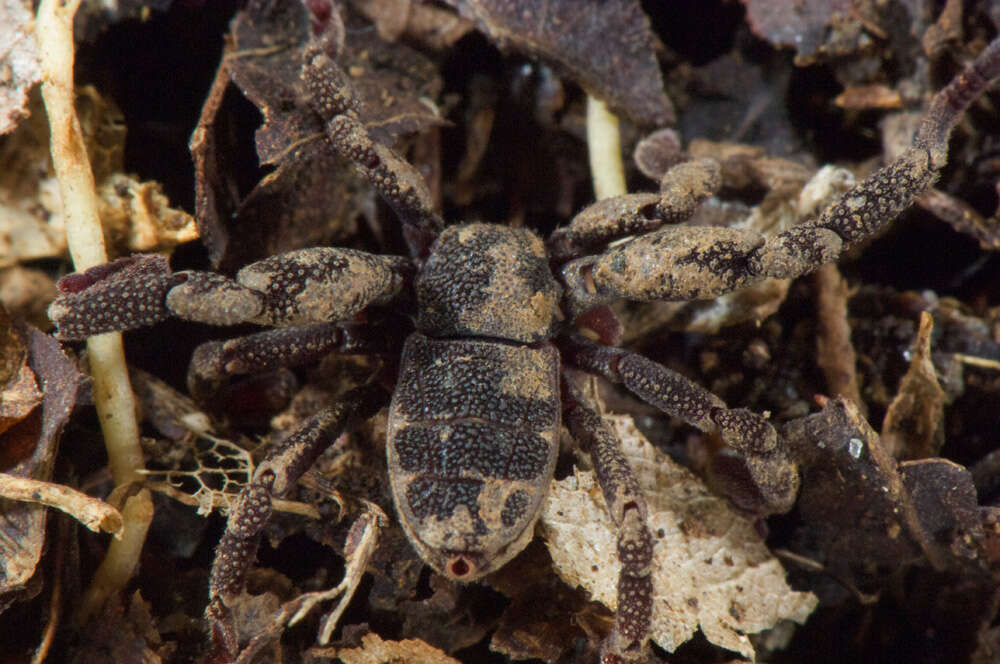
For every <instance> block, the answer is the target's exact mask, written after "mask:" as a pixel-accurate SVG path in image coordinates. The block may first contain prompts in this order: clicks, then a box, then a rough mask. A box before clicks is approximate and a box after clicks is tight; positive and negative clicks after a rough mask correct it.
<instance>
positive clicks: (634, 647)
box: [566, 402, 653, 664]
mask: <svg viewBox="0 0 1000 664" xmlns="http://www.w3.org/2000/svg"><path fill="white" fill-rule="evenodd" d="M566 426H567V427H568V428H569V432H570V434H571V435H572V436H573V438H574V439H575V440H576V441H577V442H578V443H580V444H581V446H583V448H584V449H586V450H588V451H589V452H590V456H591V458H592V459H593V462H594V470H595V471H596V473H597V481H598V482H599V483H600V485H601V490H602V491H603V492H604V501H605V502H606V503H607V506H608V513H609V514H610V516H611V520H612V521H614V522H615V525H616V526H617V527H618V560H619V561H620V562H621V566H622V568H621V573H620V575H619V577H618V609H617V611H616V613H615V629H614V631H613V632H612V633H611V635H610V636H609V637H608V639H607V640H606V641H605V642H604V645H603V646H602V648H601V661H602V662H605V663H609V664H610V663H613V662H621V661H625V660H630V659H635V658H636V657H638V656H639V655H641V654H642V651H643V649H644V646H645V645H646V641H647V640H648V638H649V625H650V621H651V620H652V616H653V579H652V567H653V536H652V534H651V533H650V532H649V528H648V527H647V526H646V518H647V517H648V515H649V510H648V508H647V507H646V499H645V498H644V497H643V495H642V491H641V490H640V489H639V482H638V480H637V479H636V477H635V474H634V473H633V471H632V467H631V466H630V465H629V463H628V460H627V459H626V458H625V455H624V454H622V450H621V443H620V442H619V440H618V438H617V436H615V434H614V432H613V431H612V430H611V427H609V426H608V425H607V424H606V423H605V422H604V420H603V419H601V416H600V415H598V414H597V413H596V412H594V411H593V410H591V409H590V408H588V407H586V406H584V405H583V404H580V403H578V402H576V403H573V405H572V406H571V407H570V410H568V412H567V413H566Z"/></svg>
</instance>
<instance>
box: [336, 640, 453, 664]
mask: <svg viewBox="0 0 1000 664" xmlns="http://www.w3.org/2000/svg"><path fill="white" fill-rule="evenodd" d="M361 643H362V645H361V647H359V648H344V649H341V650H338V651H337V658H338V659H340V661H342V662H343V663H344V664H395V662H409V664H459V661H458V660H457V659H453V658H451V657H448V655H446V654H444V653H443V652H441V651H440V650H438V649H437V648H435V647H433V646H430V645H428V644H426V643H424V642H423V641H421V640H420V639H405V640H403V641H384V640H383V639H382V637H380V636H379V635H378V634H375V633H374V632H372V633H370V634H365V635H364V636H363V637H361Z"/></svg>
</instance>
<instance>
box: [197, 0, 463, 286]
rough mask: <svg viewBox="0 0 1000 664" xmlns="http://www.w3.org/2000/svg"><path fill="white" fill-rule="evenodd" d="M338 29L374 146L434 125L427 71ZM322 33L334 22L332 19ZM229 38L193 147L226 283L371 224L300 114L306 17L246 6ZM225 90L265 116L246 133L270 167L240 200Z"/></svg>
mask: <svg viewBox="0 0 1000 664" xmlns="http://www.w3.org/2000/svg"><path fill="white" fill-rule="evenodd" d="M345 11H346V10H345ZM348 20H349V24H348V26H347V29H348V32H347V36H346V41H345V43H344V44H343V48H342V49H341V52H340V53H338V57H337V63H338V65H339V66H340V67H341V68H342V69H343V71H344V72H345V74H346V76H347V78H348V81H349V83H350V85H351V86H352V89H353V90H354V91H355V93H356V94H357V96H358V98H359V100H360V110H359V116H360V118H359V119H360V120H361V121H362V122H363V123H364V124H365V126H366V128H367V129H368V130H369V132H370V133H371V135H372V136H373V137H374V139H375V140H377V141H380V142H383V143H385V144H387V145H391V144H392V143H393V142H394V141H395V140H396V139H397V138H398V137H400V136H401V135H406V134H411V133H414V132H418V131H420V130H422V129H426V128H428V127H431V126H437V125H441V124H444V119H443V116H442V114H441V113H440V111H439V109H438V107H437V105H436V100H437V97H438V95H439V93H440V91H441V88H442V82H441V78H440V76H439V75H438V72H437V70H436V68H435V67H434V65H433V64H432V63H431V62H430V60H428V59H427V58H426V57H424V56H423V55H421V54H420V53H418V52H417V51H414V50H413V49H411V48H409V47H407V46H405V45H403V44H396V43H390V42H387V41H383V40H382V39H381V38H380V37H379V36H378V35H377V34H376V33H375V32H374V31H373V30H371V29H370V28H371V26H370V25H368V24H367V23H364V22H362V21H361V20H360V19H359V18H357V17H356V16H353V15H350V14H349V15H348ZM329 21H331V22H333V21H340V16H339V14H335V15H333V16H331V17H330V18H329ZM343 29H344V27H343V26H341V30H343ZM231 36H232V42H231V46H230V47H227V50H226V53H225V55H224V58H223V61H222V63H221V64H220V66H219V70H218V72H217V73H216V79H215V82H214V83H213V84H212V89H211V91H210V93H209V96H208V98H207V100H206V102H205V105H204V106H203V108H202V114H201V118H200V119H199V121H198V127H197V128H196V129H195V132H194V133H193V134H192V137H191V152H192V155H193V156H194V160H195V169H196V189H197V193H196V199H195V204H196V211H197V214H196V216H197V218H198V224H199V226H200V230H201V233H202V235H203V237H204V243H205V245H206V246H207V247H208V250H209V255H210V258H211V260H212V263H213V264H214V265H215V266H216V267H217V268H219V269H220V270H222V271H227V270H233V271H234V270H235V269H237V268H239V267H241V266H242V265H245V264H246V263H248V262H251V261H254V260H259V259H261V258H265V257H267V256H271V255H274V254H277V253H281V252H284V251H289V250H291V249H300V248H303V247H309V246H320V245H326V244H344V243H345V240H346V239H347V238H348V237H350V236H351V235H352V234H353V233H354V232H355V231H356V220H357V219H358V218H363V217H369V218H370V217H372V216H374V195H373V194H372V192H371V188H370V187H369V186H368V184H367V183H366V182H365V181H364V179H363V178H362V177H361V176H360V175H359V174H358V173H357V171H356V170H355V169H354V168H353V166H351V165H350V164H348V163H346V162H345V161H344V160H343V159H340V158H339V157H337V155H336V154H335V153H334V152H333V151H332V150H331V149H330V146H329V144H328V143H327V139H326V135H325V133H324V127H323V123H322V121H321V119H320V118H319V116H317V115H316V114H315V113H314V112H313V110H312V109H311V108H310V107H309V106H308V104H307V103H306V96H305V93H304V91H303V90H302V89H301V82H300V70H301V67H302V56H303V52H304V50H305V48H306V46H307V44H308V43H309V40H310V38H311V36H312V29H311V26H310V15H309V13H308V12H307V11H306V9H305V8H304V7H303V6H302V3H297V2H291V3H290V2H284V1H283V0H282V1H274V0H259V1H255V2H251V3H248V7H247V9H246V10H244V11H242V12H240V13H239V14H237V16H236V18H235V19H234V21H233V24H232V29H231ZM230 79H231V81H232V83H234V84H235V85H236V86H237V87H238V88H239V89H240V91H242V93H243V94H244V95H245V96H246V98H247V99H248V100H249V101H250V102H252V103H253V104H254V105H255V106H256V107H257V108H258V109H259V110H260V112H261V114H262V115H263V116H264V123H263V124H262V125H261V126H260V127H259V128H258V129H257V132H256V149H257V156H258V157H259V161H260V163H261V164H268V165H274V166H276V167H277V168H276V169H275V170H274V171H273V172H271V173H269V174H268V175H267V176H266V177H264V178H263V179H262V180H260V182H259V183H257V184H256V186H255V187H254V188H253V189H252V190H251V191H250V192H249V193H248V194H246V195H243V194H242V192H240V191H239V189H240V186H239V185H238V184H237V183H241V184H242V183H243V181H244V180H245V177H243V176H242V175H241V174H240V173H238V172H237V171H236V170H235V166H234V164H233V156H232V155H233V154H234V153H238V151H239V147H240V146H239V145H236V144H234V143H233V141H232V134H233V133H234V132H233V127H234V126H238V125H236V124H235V123H236V120H235V117H234V116H233V114H232V108H231V106H232V100H233V99H232V98H233V91H232V90H231V89H230V88H231V86H230Z"/></svg>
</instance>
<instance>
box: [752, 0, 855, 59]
mask: <svg viewBox="0 0 1000 664" xmlns="http://www.w3.org/2000/svg"><path fill="white" fill-rule="evenodd" d="M743 4H745V5H746V6H747V22H748V23H749V24H750V27H751V29H752V30H753V31H754V32H755V33H757V34H758V35H760V36H761V37H763V38H764V39H766V40H768V41H769V42H771V43H772V44H774V45H775V46H785V47H792V48H794V49H795V50H796V52H797V53H798V55H797V57H796V64H808V63H810V62H811V61H812V60H813V58H815V57H816V55H818V54H820V53H844V52H850V51H851V50H853V49H852V47H855V48H856V47H857V45H858V44H859V43H863V41H862V40H866V39H868V38H867V37H866V36H864V35H862V34H861V24H860V22H859V21H858V20H857V19H856V17H855V15H854V13H853V12H852V11H851V5H852V2H851V0H743Z"/></svg>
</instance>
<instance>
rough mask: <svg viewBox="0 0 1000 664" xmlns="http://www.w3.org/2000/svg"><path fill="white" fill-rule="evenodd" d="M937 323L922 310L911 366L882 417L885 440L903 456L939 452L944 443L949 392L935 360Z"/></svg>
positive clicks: (898, 456) (928, 454)
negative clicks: (933, 335) (933, 334)
mask: <svg viewBox="0 0 1000 664" xmlns="http://www.w3.org/2000/svg"><path fill="white" fill-rule="evenodd" d="M933 327H934V319H933V318H932V317H931V315H930V314H929V313H928V312H926V311H923V312H921V314H920V329H919V330H918V332H917V338H916V340H915V341H914V343H913V349H912V350H911V351H910V353H911V359H910V368H909V370H908V371H907V372H906V375H905V376H903V380H902V381H900V383H899V390H898V391H897V392H896V397H895V398H894V399H893V400H892V403H891V404H889V409H888V410H887V411H886V413H885V419H884V420H883V421H882V444H883V445H885V448H886V449H887V450H888V451H889V453H890V454H892V455H893V456H894V457H896V458H897V459H900V460H903V459H924V458H926V457H932V456H936V455H937V453H938V452H940V451H941V447H942V446H943V445H944V406H945V402H946V401H947V395H946V394H945V392H944V390H943V389H941V386H940V385H939V384H938V379H937V372H936V370H935V369H934V363H933V362H931V331H932V330H933Z"/></svg>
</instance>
